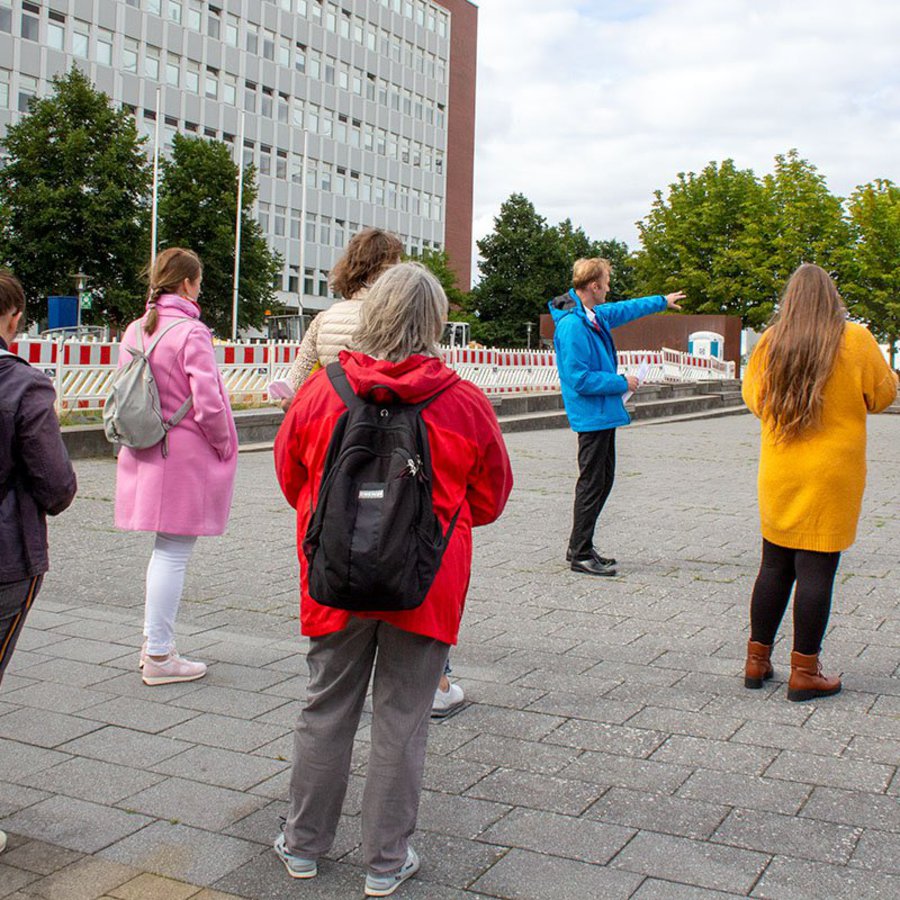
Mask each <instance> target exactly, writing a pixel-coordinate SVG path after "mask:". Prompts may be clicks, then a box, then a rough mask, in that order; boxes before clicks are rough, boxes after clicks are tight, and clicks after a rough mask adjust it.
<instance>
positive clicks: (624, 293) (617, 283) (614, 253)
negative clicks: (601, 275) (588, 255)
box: [593, 238, 638, 303]
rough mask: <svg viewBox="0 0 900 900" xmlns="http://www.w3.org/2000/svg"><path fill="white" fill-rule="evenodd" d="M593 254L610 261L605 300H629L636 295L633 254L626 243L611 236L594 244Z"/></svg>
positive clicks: (612, 301)
mask: <svg viewBox="0 0 900 900" xmlns="http://www.w3.org/2000/svg"><path fill="white" fill-rule="evenodd" d="M593 255H594V256H602V257H603V258H604V259H608V260H609V261H610V263H612V278H611V279H610V281H609V294H608V295H607V301H608V302H611V303H614V302H615V301H616V300H630V299H631V298H632V297H637V296H638V290H637V278H636V276H635V271H634V255H633V254H632V253H631V252H630V251H629V249H628V244H626V243H625V242H624V241H617V240H616V239H615V238H612V239H611V240H608V241H597V242H596V243H595V244H594V254H593Z"/></svg>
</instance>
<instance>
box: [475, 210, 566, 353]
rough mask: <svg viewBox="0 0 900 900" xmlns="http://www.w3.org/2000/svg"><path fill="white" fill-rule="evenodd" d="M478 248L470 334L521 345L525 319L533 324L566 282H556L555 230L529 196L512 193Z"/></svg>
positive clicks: (560, 267)
mask: <svg viewBox="0 0 900 900" xmlns="http://www.w3.org/2000/svg"><path fill="white" fill-rule="evenodd" d="M477 247H478V251H479V253H480V256H481V258H480V263H479V268H480V270H481V281H480V282H479V283H478V284H477V285H476V286H475V287H474V288H473V290H472V293H471V295H470V303H469V308H470V311H471V313H472V315H473V318H472V319H471V320H470V321H471V322H472V323H473V324H472V336H473V337H474V338H475V339H476V340H479V341H482V342H483V343H486V344H493V345H495V346H500V345H503V346H517V345H521V344H524V343H525V340H526V323H527V322H533V323H535V324H537V322H538V321H539V316H540V314H541V313H544V312H546V311H547V301H548V300H549V299H550V298H551V297H553V296H554V295H556V294H559V293H560V292H561V291H563V290H565V289H566V286H567V281H566V280H564V281H563V282H562V283H560V279H561V277H562V276H561V274H560V273H561V272H562V271H564V268H565V266H564V264H563V263H562V261H561V259H560V245H559V240H558V236H557V233H556V231H555V229H552V228H548V227H547V223H546V220H545V219H544V218H543V216H540V215H538V213H537V211H536V210H535V208H534V205H533V204H532V202H531V201H530V200H529V199H528V198H527V197H525V196H524V195H522V194H512V195H511V196H510V197H509V199H508V200H506V201H505V202H504V203H503V205H502V206H501V207H500V213H499V215H498V216H497V217H496V218H495V219H494V230H493V232H491V234H489V235H487V236H486V237H483V238H482V239H481V240H479V241H477Z"/></svg>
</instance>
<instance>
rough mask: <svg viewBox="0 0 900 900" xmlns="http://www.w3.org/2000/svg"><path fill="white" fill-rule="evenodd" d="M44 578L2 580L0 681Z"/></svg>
mask: <svg viewBox="0 0 900 900" xmlns="http://www.w3.org/2000/svg"><path fill="white" fill-rule="evenodd" d="M43 580H44V576H43V575H36V576H35V577H34V578H26V579H25V580H24V581H4V582H0V681H3V673H4V672H5V671H6V667H7V665H9V660H10V657H12V652H13V650H15V648H16V641H17V640H18V639H19V635H20V634H21V633H22V626H23V625H24V624H25V617H26V616H27V615H28V613H29V611H30V610H31V604H32V603H34V598H35V597H37V593H38V591H39V590H40V589H41V582H42V581H43Z"/></svg>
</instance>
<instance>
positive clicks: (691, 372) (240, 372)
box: [10, 340, 734, 410]
mask: <svg viewBox="0 0 900 900" xmlns="http://www.w3.org/2000/svg"><path fill="white" fill-rule="evenodd" d="M119 346H120V345H119V344H118V343H96V342H92V341H85V342H76V341H69V342H65V343H63V342H61V341H42V340H22V341H17V342H15V343H13V344H12V346H11V347H10V349H11V350H12V352H13V353H17V354H18V355H19V356H21V357H22V358H23V359H27V360H28V361H29V362H30V363H31V364H32V365H33V366H35V367H37V368H39V369H42V370H43V371H44V372H46V374H47V375H48V376H49V377H50V378H52V379H53V382H54V385H55V386H56V394H57V398H58V399H57V404H58V406H59V409H60V410H74V409H101V408H102V407H103V403H104V401H105V398H106V396H107V394H108V393H109V389H110V386H111V384H112V377H113V373H114V372H115V369H116V366H117V364H118V360H119ZM299 347H300V345H299V344H298V343H275V342H270V343H265V344H230V343H227V344H216V345H215V352H216V360H217V361H218V364H219V368H220V370H221V372H222V378H223V380H224V382H225V387H226V389H227V391H228V394H229V396H230V397H231V402H232V404H251V403H259V402H264V401H266V400H268V399H269V397H268V394H267V392H266V388H267V386H268V384H269V382H270V381H274V380H275V379H282V378H286V377H287V374H288V370H289V369H290V367H291V364H292V363H293V361H294V358H295V356H296V355H297V351H298V349H299ZM441 355H442V357H443V359H444V362H445V363H446V364H447V365H448V366H450V367H451V368H452V369H455V370H456V371H457V372H459V374H460V375H461V376H462V377H463V378H466V379H468V380H469V381H471V382H473V383H474V384H475V385H477V386H478V387H480V388H481V389H482V390H483V391H484V392H485V393H486V394H506V393H533V392H539V391H558V390H559V374H558V372H557V370H556V354H555V353H554V352H553V351H552V350H497V349H490V348H482V347H479V348H459V347H457V348H453V349H444V350H443V351H442V354H441ZM645 362H646V363H647V365H648V366H649V374H648V375H647V378H646V379H645V381H646V382H647V383H661V382H684V381H709V380H713V379H722V378H734V363H730V362H728V363H726V362H722V361H721V360H718V359H713V358H710V357H708V356H689V355H688V354H687V353H680V352H679V351H677V350H669V349H663V350H624V351H621V352H620V353H619V372H620V373H621V374H637V372H638V370H639V369H640V368H641V366H642V364H643V363H645Z"/></svg>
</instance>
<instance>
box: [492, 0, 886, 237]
mask: <svg viewBox="0 0 900 900" xmlns="http://www.w3.org/2000/svg"><path fill="white" fill-rule="evenodd" d="M898 38H900V4H898V3H896V2H895V0H855V3H854V4H852V5H851V4H849V3H847V2H845V0H841V2H837V0H791V2H789V0H728V2H716V0H643V2H641V0H632V2H629V0H553V2H552V3H547V2H545V0H481V2H480V3H479V51H478V52H479V71H478V79H479V81H478V126H477V133H476V172H475V175H476V181H475V236H476V237H480V236H482V235H483V234H486V233H487V232H488V231H490V230H491V228H492V225H493V217H494V216H495V215H496V214H497V212H498V211H499V207H500V204H501V203H502V202H503V200H505V199H506V198H507V197H508V196H509V194H510V193H512V192H513V191H520V192H521V193H524V194H525V195H526V196H527V197H528V198H529V199H531V200H532V201H533V202H534V203H535V205H536V207H537V208H538V211H539V212H540V213H541V214H542V215H545V216H546V217H547V218H548V220H550V221H551V222H553V223H555V222H558V221H560V220H561V219H563V218H566V217H567V216H568V217H571V218H572V220H573V221H574V222H575V223H576V224H580V225H583V226H584V228H585V230H586V231H587V232H588V234H590V235H591V236H592V237H595V238H611V237H616V238H618V239H620V240H625V241H627V242H628V244H629V246H632V247H634V246H636V245H637V230H636V228H635V226H634V223H635V221H636V220H638V219H640V218H642V217H643V216H644V215H646V213H647V212H648V211H649V208H650V204H651V202H652V199H653V191H654V190H656V189H662V190H663V191H665V189H666V188H667V186H668V185H669V183H671V182H672V181H673V180H674V179H675V177H676V175H677V174H678V173H679V172H683V171H698V170H699V169H700V168H702V167H703V166H704V165H706V163H707V162H709V161H710V160H722V159H725V158H732V159H734V160H735V162H736V163H737V164H738V165H739V166H741V167H749V168H752V169H754V171H755V172H756V173H757V174H758V175H761V174H764V173H766V172H769V171H771V168H772V160H773V157H774V156H775V154H776V153H783V152H785V151H787V150H788V149H790V148H792V147H796V148H797V149H798V150H799V152H800V154H801V156H803V157H804V158H806V159H808V160H810V162H812V163H813V164H814V165H816V167H817V168H818V169H819V171H820V172H821V173H822V174H823V175H824V176H825V177H826V179H827V180H828V184H829V187H830V188H831V189H832V190H833V191H835V192H836V193H839V194H841V195H846V194H847V193H849V192H850V191H852V190H853V188H854V187H855V186H856V185H857V184H861V183H864V182H867V181H870V180H872V179H873V178H878V177H881V178H890V179H892V180H894V181H900V173H898V171H897V169H898V163H897V154H896V150H895V148H896V146H897V142H898V139H900V115H898V113H900V54H898V51H897V46H898Z"/></svg>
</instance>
